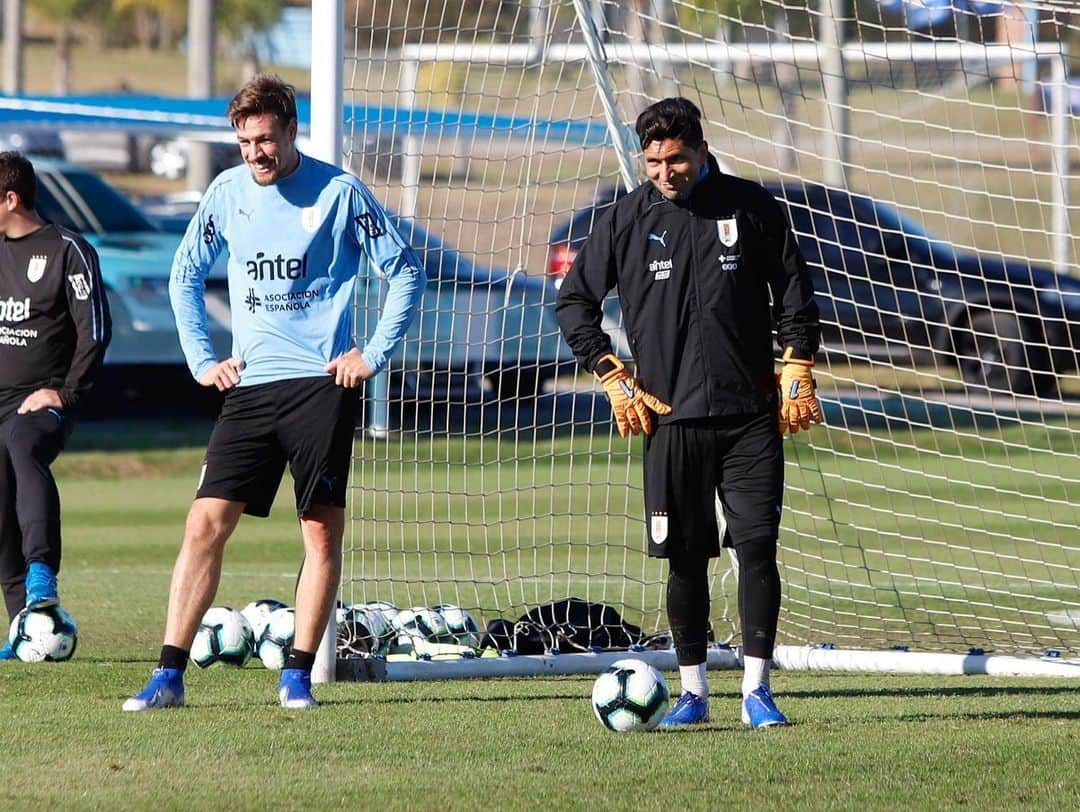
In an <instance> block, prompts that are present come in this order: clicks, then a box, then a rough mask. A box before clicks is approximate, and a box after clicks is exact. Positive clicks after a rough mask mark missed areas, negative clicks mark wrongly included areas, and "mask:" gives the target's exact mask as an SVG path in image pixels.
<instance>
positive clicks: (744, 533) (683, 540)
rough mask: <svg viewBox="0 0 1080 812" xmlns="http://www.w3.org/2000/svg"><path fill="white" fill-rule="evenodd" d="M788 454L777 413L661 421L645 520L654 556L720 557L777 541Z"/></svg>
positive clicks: (649, 466) (649, 445)
mask: <svg viewBox="0 0 1080 812" xmlns="http://www.w3.org/2000/svg"><path fill="white" fill-rule="evenodd" d="M783 494H784V450H783V445H782V441H781V437H780V430H779V427H778V425H777V420H776V414H775V413H773V412H768V413H766V414H762V415H757V416H754V417H738V418H710V419H708V420H697V421H686V422H682V423H661V424H660V425H659V426H657V428H656V432H655V433H654V434H653V435H652V436H650V437H648V438H646V441H645V523H646V528H645V530H646V534H647V536H648V539H649V555H650V556H653V557H654V558H670V557H671V556H673V555H678V554H680V553H681V552H683V551H686V552H689V553H693V554H694V555H700V556H704V557H706V558H714V557H715V556H718V555H719V554H720V533H719V527H718V524H717V516H716V499H717V497H719V500H720V504H721V505H722V506H723V510H724V521H725V523H726V525H727V529H726V531H725V534H724V546H725V547H731V546H736V545H738V544H741V543H742V542H744V541H750V540H751V539H761V538H773V539H775V538H777V536H778V535H779V532H780V511H781V506H782V503H783Z"/></svg>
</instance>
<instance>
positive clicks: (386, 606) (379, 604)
mask: <svg viewBox="0 0 1080 812" xmlns="http://www.w3.org/2000/svg"><path fill="white" fill-rule="evenodd" d="M360 605H361V606H362V607H364V608H365V609H377V610H378V611H380V612H382V614H383V617H385V618H386V621H387V622H388V623H389V622H391V621H393V619H394V618H395V617H397V615H398V612H400V611H401V610H400V609H398V608H397V607H396V606H394V604H392V603H387V602H386V601H368V602H367V603H362V604H360Z"/></svg>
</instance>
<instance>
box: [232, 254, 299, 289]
mask: <svg viewBox="0 0 1080 812" xmlns="http://www.w3.org/2000/svg"><path fill="white" fill-rule="evenodd" d="M244 269H245V270H246V271H247V275H248V276H250V277H251V279H252V280H253V281H255V282H268V281H273V280H275V279H305V278H306V277H307V254H304V256H302V257H300V258H299V259H297V258H296V257H283V256H282V255H281V254H278V255H277V256H276V257H267V256H266V254H264V253H263V252H262V251H260V252H259V253H257V254H256V255H255V259H249V260H248V261H247V262H245V263H244Z"/></svg>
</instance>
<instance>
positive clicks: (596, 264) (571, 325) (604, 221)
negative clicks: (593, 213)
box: [555, 206, 617, 372]
mask: <svg viewBox="0 0 1080 812" xmlns="http://www.w3.org/2000/svg"><path fill="white" fill-rule="evenodd" d="M616 208H617V207H616V206H612V207H611V208H610V209H609V210H608V211H607V212H605V213H604V216H602V217H601V218H600V220H599V221H598V222H597V224H596V226H595V227H594V228H593V231H592V234H590V235H589V239H588V240H586V242H585V244H584V245H583V246H582V248H581V250H580V251H579V252H578V255H577V257H576V258H575V259H574V264H573V265H572V266H571V268H570V271H569V273H567V274H566V278H565V279H563V283H562V286H561V287H560V288H559V298H558V301H557V302H556V303H555V316H556V318H557V319H558V321H559V329H560V330H561V331H562V334H563V338H564V339H566V343H567V344H568V345H570V349H571V350H572V351H573V353H574V356H575V357H576V358H577V361H578V363H579V364H581V366H582V368H583V369H585V370H586V371H588V372H592V371H593V368H594V367H595V366H596V362H597V361H598V360H599V359H600V358H601V357H602V356H604V355H607V354H608V353H610V352H612V347H611V339H610V338H608V335H607V333H605V332H604V331H603V330H602V329H601V328H600V324H601V322H602V320H603V312H602V310H601V303H602V302H603V301H604V297H605V296H607V294H608V291H610V290H611V289H612V288H613V287H615V284H616V281H617V279H616V275H615V260H614V225H613V224H614V213H615V209H616Z"/></svg>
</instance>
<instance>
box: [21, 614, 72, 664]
mask: <svg viewBox="0 0 1080 812" xmlns="http://www.w3.org/2000/svg"><path fill="white" fill-rule="evenodd" d="M8 642H9V643H11V648H12V649H13V650H14V652H15V656H16V657H18V658H19V659H20V660H22V661H23V662H27V663H40V662H42V661H48V662H54V663H58V662H63V661H64V660H70V659H71V657H72V655H73V654H75V646H76V645H77V644H78V642H79V629H78V627H77V626H76V625H75V618H73V617H72V616H71V615H70V614H69V613H68V611H67V610H66V609H63V608H61V607H59V606H46V607H44V608H42V609H23V610H22V611H21V612H19V614H17V615H15V619H14V620H12V621H11V628H10V629H9V630H8Z"/></svg>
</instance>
